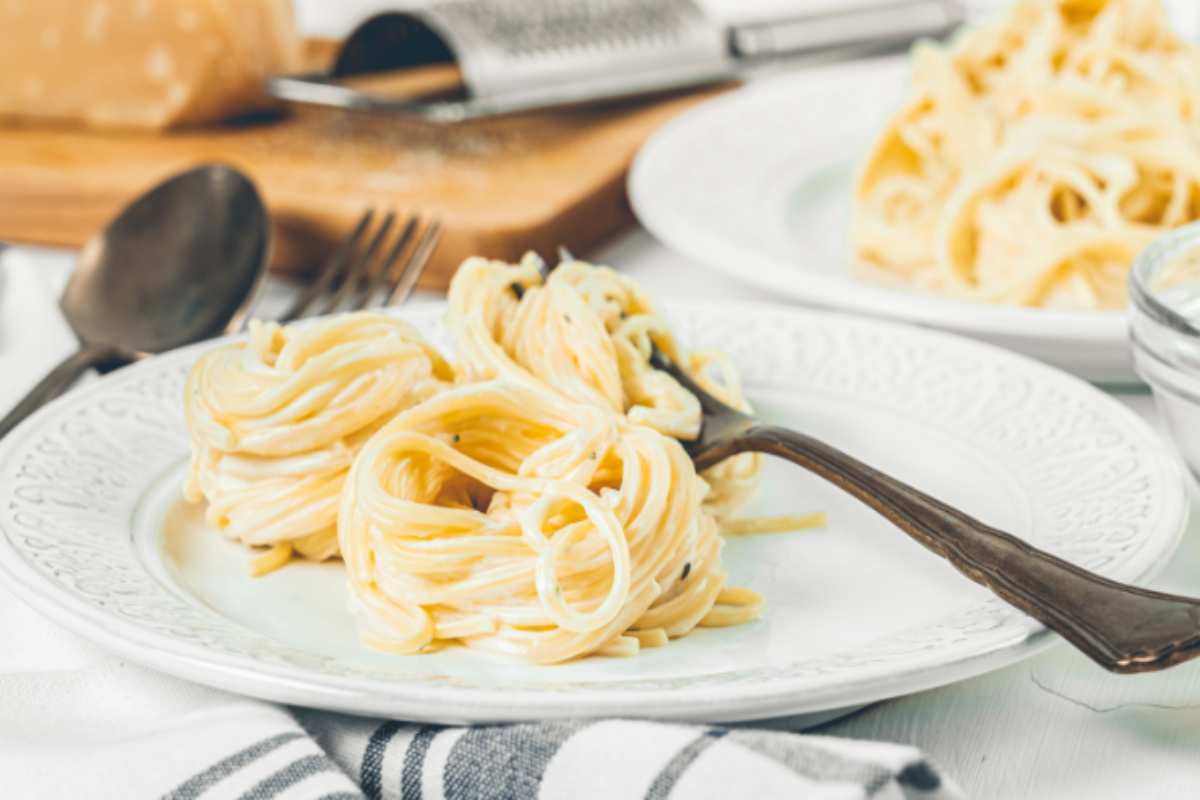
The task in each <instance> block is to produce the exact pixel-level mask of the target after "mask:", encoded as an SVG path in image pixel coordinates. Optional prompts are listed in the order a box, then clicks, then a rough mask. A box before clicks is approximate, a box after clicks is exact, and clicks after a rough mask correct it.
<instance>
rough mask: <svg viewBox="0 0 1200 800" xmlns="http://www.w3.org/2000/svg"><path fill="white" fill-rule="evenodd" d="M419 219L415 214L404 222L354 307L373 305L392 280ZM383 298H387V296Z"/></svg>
mask: <svg viewBox="0 0 1200 800" xmlns="http://www.w3.org/2000/svg"><path fill="white" fill-rule="evenodd" d="M418 221H419V218H418V217H417V216H416V215H415V214H413V215H412V216H410V217H409V218H408V220H407V221H406V222H405V223H404V227H403V228H402V229H401V230H400V235H399V236H398V237H397V238H396V241H395V243H394V244H393V245H392V249H391V250H389V251H388V253H387V255H386V256H384V258H383V261H382V262H381V263H380V264H379V266H378V267H377V268H376V269H375V270H374V271H373V272H372V273H371V278H370V282H369V283H368V285H367V288H366V291H365V292H361V293H359V294H358V295H357V296H356V297H355V298H354V303H353V304H352V305H353V307H354V308H368V307H369V306H371V305H372V304H373V303H374V300H375V296H376V295H377V294H379V292H380V290H382V289H384V288H385V287H386V286H387V285H388V283H389V281H390V280H391V275H392V270H393V269H394V268H395V266H396V263H397V262H398V261H399V260H400V256H402V255H404V250H405V249H406V248H407V247H408V243H409V242H410V241H411V240H412V238H413V234H414V233H416V230H417V222H418ZM383 299H384V300H386V299H387V298H386V296H385V297H384V298H383Z"/></svg>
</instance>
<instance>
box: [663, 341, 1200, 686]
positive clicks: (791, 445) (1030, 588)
mask: <svg viewBox="0 0 1200 800" xmlns="http://www.w3.org/2000/svg"><path fill="white" fill-rule="evenodd" d="M650 363H651V365H652V366H654V367H655V368H656V369H659V370H662V371H663V372H666V373H668V374H670V375H671V376H672V377H673V378H675V380H677V381H678V382H679V383H680V385H682V386H683V388H684V389H686V390H687V391H689V392H691V393H692V394H694V395H695V396H696V399H697V400H699V401H700V407H701V410H702V412H703V424H702V427H701V429H700V436H699V438H697V439H696V440H694V441H689V442H683V445H684V447H685V448H686V449H687V451H688V453H689V454H690V455H691V457H692V460H693V461H694V462H695V464H696V469H698V470H701V469H707V468H708V467H711V466H713V465H714V464H716V463H718V462H720V461H722V460H724V459H726V458H728V457H729V456H732V455H735V454H737V453H743V452H759V453H769V454H771V455H775V456H779V457H780V458H784V459H786V460H788V461H791V462H792V463H793V464H797V465H799V466H801V467H804V468H805V469H806V470H808V471H809V472H813V473H815V474H817V475H819V476H820V477H822V478H824V479H825V480H827V481H829V482H830V483H832V484H834V485H835V486H837V487H839V488H840V489H843V490H844V491H846V492H849V493H850V494H851V495H853V496H854V497H856V498H858V499H859V500H861V501H862V502H863V503H865V504H866V505H868V506H870V507H871V508H873V509H874V510H875V511H877V512H879V513H880V514H881V515H883V516H884V517H886V518H887V519H888V520H889V521H891V522H892V523H893V524H895V525H896V526H897V527H898V528H900V529H901V530H902V531H904V532H905V533H907V534H908V535H909V536H911V537H912V538H914V539H916V540H917V541H918V542H920V543H921V544H922V545H924V546H925V547H927V548H928V549H930V550H932V551H933V552H935V553H937V554H938V555H940V556H942V557H943V558H945V559H946V560H947V561H949V562H950V563H951V564H952V565H954V567H955V568H956V569H958V571H959V572H961V573H963V574H964V575H966V576H967V577H968V578H970V579H971V580H973V581H975V582H976V583H979V584H982V585H983V586H986V587H987V588H988V589H991V590H992V591H993V592H994V593H995V594H996V595H998V596H999V597H1000V598H1002V599H1003V600H1005V601H1007V602H1008V603H1010V604H1012V605H1014V606H1016V607H1017V608H1019V609H1020V610H1022V611H1024V612H1025V613H1026V614H1029V615H1030V616H1031V617H1034V618H1035V619H1037V620H1039V621H1040V622H1042V623H1043V624H1045V625H1046V626H1047V627H1048V628H1050V629H1052V630H1054V631H1056V632H1058V633H1059V634H1061V635H1062V637H1063V638H1064V639H1066V640H1067V641H1069V642H1070V643H1071V644H1073V645H1075V647H1077V648H1079V649H1080V650H1081V651H1083V653H1084V654H1085V655H1087V656H1088V657H1089V658H1091V659H1092V660H1093V661H1095V662H1096V663H1097V664H1099V665H1100V666H1102V667H1104V668H1105V669H1108V670H1110V671H1112V672H1119V673H1134V672H1155V671H1158V670H1163V669H1166V668H1168V667H1171V666H1174V665H1175V664H1180V663H1183V662H1184V661H1188V660H1190V659H1192V658H1196V657H1197V656H1200V600H1196V599H1192V598H1189V597H1179V596H1176V595H1170V594H1165V593H1163V592H1154V591H1150V590H1148V589H1139V588H1138V587H1136V586H1128V585H1125V584H1122V583H1117V582H1116V581H1111V580H1108V579H1107V578H1102V577H1100V576H1099V575H1095V574H1093V573H1091V572H1088V571H1087V570H1085V569H1082V568H1080V567H1077V566H1075V565H1074V564H1071V563H1068V562H1066V561H1064V560H1062V559H1061V558H1058V557H1057V556H1053V555H1051V554H1049V553H1047V552H1044V551H1042V550H1039V549H1037V548H1035V547H1033V546H1031V545H1029V544H1028V543H1026V542H1024V541H1022V540H1021V539H1018V538H1017V537H1015V536H1012V535H1011V534H1008V533H1004V532H1003V531H999V530H997V529H995V528H992V527H990V526H988V525H985V524H983V523H982V522H980V521H979V520H977V519H974V518H972V517H970V516H968V515H967V514H964V513H963V512H962V511H959V510H958V509H956V508H953V507H951V506H948V505H946V504H945V503H942V502H940V501H938V500H935V499H934V498H932V497H930V496H929V495H927V494H924V493H923V492H920V491H918V490H916V489H914V488H913V487H911V486H909V485H907V484H905V483H903V482H901V481H898V480H896V479H895V478H893V477H891V476H890V475H886V474H884V473H883V472H880V471H879V470H877V469H874V468H873V467H869V466H867V465H866V464H864V463H862V462H861V461H859V460H857V459H855V458H854V457H852V456H849V455H847V454H846V453H843V452H842V451H840V450H838V449H836V448H834V447H832V446H830V445H828V444H826V443H824V442H822V441H820V440H818V439H815V438H813V437H811V436H808V435H806V434H803V433H799V432H797V431H793V430H788V429H787V428H782V427H779V426H777V425H768V424H766V423H763V422H760V421H759V420H757V419H755V418H754V417H752V416H750V415H749V414H745V413H742V412H741V411H738V410H737V409H734V408H730V407H729V406H727V405H725V404H724V403H722V402H721V401H720V400H718V399H717V398H715V397H713V396H712V395H711V394H709V393H708V392H706V391H705V390H704V389H703V388H701V387H700V386H699V385H698V384H697V383H696V382H695V381H694V380H692V378H691V376H690V375H688V374H687V373H686V372H684V371H683V370H682V369H680V368H679V367H678V366H677V365H676V364H674V363H672V362H671V360H670V359H669V358H667V356H665V355H664V354H663V353H662V352H660V351H659V350H658V349H657V348H654V349H653V351H652V353H651V357H650Z"/></svg>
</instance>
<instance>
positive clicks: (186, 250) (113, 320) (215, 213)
mask: <svg viewBox="0 0 1200 800" xmlns="http://www.w3.org/2000/svg"><path fill="white" fill-rule="evenodd" d="M270 248H271V224H270V217H269V214H268V212H267V209H266V206H265V205H264V204H263V201H262V198H261V197H260V196H259V193H258V190H257V189H256V188H255V187H254V184H253V183H252V182H251V181H250V179H249V178H247V177H246V176H245V175H243V174H242V173H240V172H238V171H237V170H235V169H233V168H232V167H229V166H226V165H224V164H206V165H203V166H199V167H195V168H193V169H190V170H187V171H186V172H182V173H180V174H178V175H175V176H172V177H170V178H168V179H166V180H165V181H163V182H162V183H160V184H158V185H157V186H155V187H153V188H152V189H150V190H149V191H148V192H146V193H145V194H143V195H142V196H140V197H138V198H137V199H136V200H134V201H133V202H132V203H131V204H130V205H129V206H127V207H126V208H125V210H124V211H122V212H121V213H120V214H119V215H118V216H117V217H116V218H115V219H114V220H113V221H112V222H111V223H109V224H108V226H107V227H106V228H105V229H104V230H103V231H102V232H100V233H99V234H98V235H97V236H96V237H95V238H94V239H92V240H91V241H90V242H89V243H88V244H87V246H86V247H84V249H83V252H82V253H81V255H80V258H79V263H78V266H77V267H76V269H75V271H74V273H73V274H72V276H71V279H70V281H69V282H68V283H67V287H66V289H65V290H64V292H63V296H62V301H61V307H62V310H63V313H64V314H65V315H66V318H67V322H68V323H69V324H70V325H71V328H72V330H74V331H75V334H76V335H77V336H78V337H79V341H80V348H79V350H78V352H76V353H74V354H73V355H71V356H68V357H67V358H66V359H65V360H64V361H63V362H62V363H61V364H59V365H58V366H57V367H55V369H54V370H52V371H51V372H50V374H48V375H47V376H46V377H45V378H44V379H43V380H42V381H41V383H39V384H38V385H37V386H35V387H34V388H33V390H32V391H30V393H29V394H28V395H26V397H25V398H24V399H23V400H22V401H21V402H20V403H18V404H17V406H16V407H15V408H14V409H13V410H12V411H11V412H9V414H8V416H6V417H5V418H4V419H3V420H0V437H3V436H4V435H6V434H7V433H8V432H9V431H11V430H12V429H13V428H14V427H16V425H17V424H18V423H20V422H21V421H22V420H24V419H25V418H26V417H27V416H29V415H30V414H31V413H33V411H35V410H36V409H38V408H40V407H41V406H42V405H44V404H45V403H47V402H49V401H50V400H52V399H54V398H55V397H57V396H59V395H60V394H62V393H63V392H65V391H66V390H67V389H68V388H70V386H71V384H72V383H74V381H75V380H76V379H77V378H78V377H79V376H80V375H81V374H82V373H83V372H85V371H86V370H87V369H89V368H91V367H95V366H108V365H119V364H122V363H128V362H129V361H130V360H132V359H133V358H136V357H137V356H138V355H141V354H146V353H160V352H163V351H165V350H171V349H174V348H176V347H181V346H183V345H185V344H190V343H192V342H197V341H202V340H204V339H208V338H211V337H214V336H217V335H220V334H222V333H225V332H230V331H233V330H236V329H237V328H239V327H240V326H241V323H242V321H243V320H244V317H245V314H246V312H247V311H248V310H249V307H250V303H251V300H252V299H253V297H254V295H255V293H256V290H257V288H258V286H259V284H260V283H261V281H262V278H263V275H264V274H265V271H266V265H267V261H268V259H269V255H270Z"/></svg>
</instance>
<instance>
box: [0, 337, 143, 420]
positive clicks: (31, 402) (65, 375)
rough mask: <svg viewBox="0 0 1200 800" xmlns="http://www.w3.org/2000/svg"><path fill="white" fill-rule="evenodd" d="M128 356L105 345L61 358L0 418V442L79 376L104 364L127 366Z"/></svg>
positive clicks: (90, 346)
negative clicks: (57, 363)
mask: <svg viewBox="0 0 1200 800" xmlns="http://www.w3.org/2000/svg"><path fill="white" fill-rule="evenodd" d="M129 360H130V358H129V356H128V355H127V354H125V353H124V352H122V351H121V350H118V349H117V348H115V347H108V346H107V345H87V344H85V345H83V346H81V347H80V348H79V349H78V350H76V351H75V352H74V353H72V354H71V355H69V356H67V357H66V358H64V359H63V360H62V361H61V362H60V363H59V365H58V366H57V367H55V368H54V369H52V370H50V372H49V374H48V375H46V377H44V378H42V380H41V381H39V382H38V384H37V386H34V387H33V388H32V389H30V390H29V393H28V394H26V395H25V397H23V398H21V401H20V402H19V403H17V404H16V405H15V406H14V407H13V409H12V410H11V411H9V412H8V415H7V416H5V417H4V419H0V439H3V438H4V437H5V436H7V435H8V433H9V432H10V431H11V430H12V429H13V428H15V427H17V425H19V424H21V422H23V421H24V420H25V418H26V417H28V416H29V415H30V414H32V413H33V412H35V411H37V410H38V409H39V408H41V407H42V406H44V405H46V403H49V402H50V401H51V400H53V399H54V398H56V397H58V396H59V395H61V394H62V393H63V392H65V391H67V389H70V388H71V386H72V385H73V384H74V383H75V381H76V380H78V379H79V376H81V375H82V374H83V373H85V372H87V371H88V370H89V369H91V368H92V367H98V366H102V365H107V364H113V365H116V364H120V363H128V361H129Z"/></svg>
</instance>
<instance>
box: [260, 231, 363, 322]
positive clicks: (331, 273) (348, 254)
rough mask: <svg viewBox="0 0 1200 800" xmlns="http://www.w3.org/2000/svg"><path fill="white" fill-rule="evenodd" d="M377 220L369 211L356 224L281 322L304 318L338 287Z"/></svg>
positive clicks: (285, 313) (281, 318) (280, 319)
mask: <svg viewBox="0 0 1200 800" xmlns="http://www.w3.org/2000/svg"><path fill="white" fill-rule="evenodd" d="M374 218H375V211H374V210H368V211H366V212H365V213H364V214H363V215H362V216H361V217H359V220H358V223H357V224H355V226H354V230H353V231H351V232H350V235H349V236H347V237H346V238H345V239H343V240H342V241H341V243H340V244H339V245H338V246H337V248H336V249H335V250H334V251H333V254H332V255H330V257H329V258H328V259H327V260H326V261H325V263H323V264H322V265H321V266H320V267H319V268H318V270H317V275H316V277H315V278H313V281H312V283H310V284H309V285H308V286H306V287H305V288H304V290H303V291H302V292H301V293H300V295H299V296H298V297H297V298H296V299H295V300H294V301H293V302H292V304H291V306H289V307H288V310H287V311H285V312H284V313H283V314H282V315H280V317H279V321H280V322H291V321H293V320H295V319H299V318H300V317H301V316H303V315H304V314H305V313H306V312H307V311H308V309H309V308H310V307H311V306H312V304H313V302H314V301H316V300H317V298H319V297H320V296H321V295H323V294H325V293H327V292H329V291H330V290H331V287H332V286H334V285H336V280H337V279H338V278H339V277H340V276H341V275H342V274H343V273H344V272H345V270H346V267H347V265H349V263H350V260H351V259H352V258H353V256H354V252H355V250H357V249H358V243H359V241H361V240H362V237H363V235H364V234H365V233H366V231H367V228H368V227H369V226H370V224H371V221H372V220H373V219H374Z"/></svg>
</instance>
